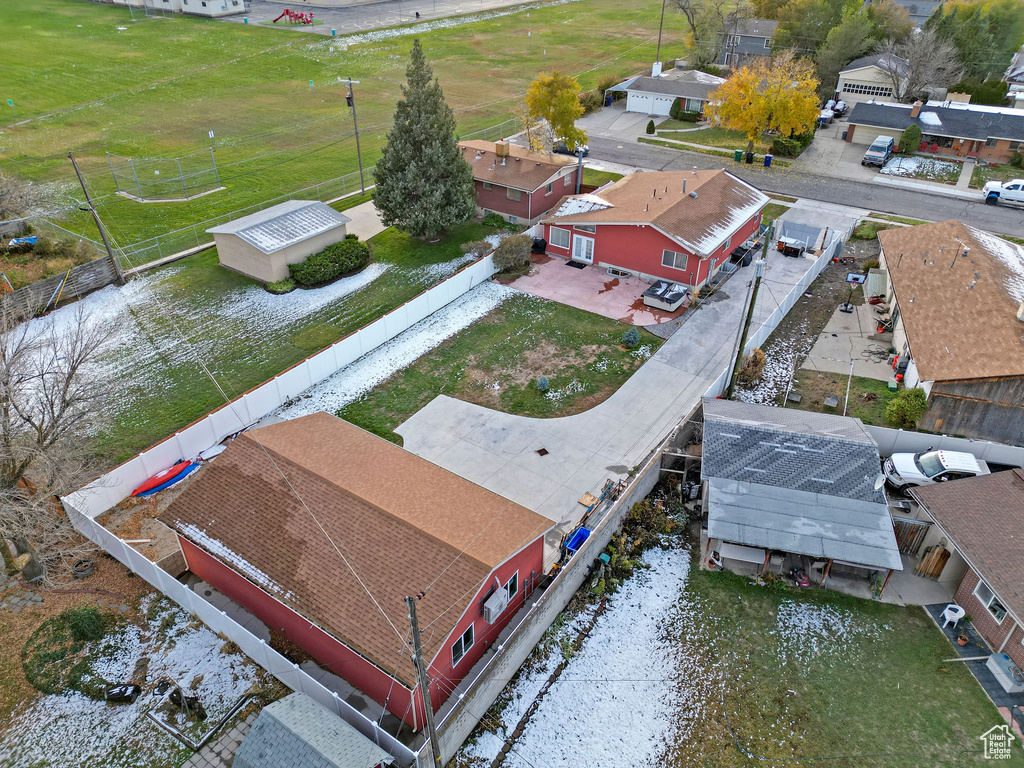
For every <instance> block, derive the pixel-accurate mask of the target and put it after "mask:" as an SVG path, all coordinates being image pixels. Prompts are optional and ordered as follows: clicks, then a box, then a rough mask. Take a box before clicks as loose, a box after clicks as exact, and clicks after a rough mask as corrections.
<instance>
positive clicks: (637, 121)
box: [576, 99, 665, 142]
mask: <svg viewBox="0 0 1024 768" xmlns="http://www.w3.org/2000/svg"><path fill="white" fill-rule="evenodd" d="M651 119H652V115H641V114H640V113H638V112H627V111H626V100H625V99H620V100H619V101H616V102H613V103H612V105H611V106H610V107H602V108H601V109H599V110H597V111H596V112H591V113H590V114H589V115H586V116H584V117H581V118H580V119H579V120H577V121H576V127H577V128H580V129H582V130H584V131H586V133H587V136H601V137H603V138H606V139H618V140H620V141H624V142H625V141H628V142H636V140H637V137H639V136H645V135H646V134H647V123H648V122H649V121H650V120H651ZM653 119H654V122H655V123H659V122H661V121H662V120H664V119H665V118H664V117H654V118H653Z"/></svg>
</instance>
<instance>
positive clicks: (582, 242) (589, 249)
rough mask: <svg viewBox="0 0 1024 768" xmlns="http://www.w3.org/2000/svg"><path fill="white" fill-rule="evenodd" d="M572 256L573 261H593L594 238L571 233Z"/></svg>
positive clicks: (589, 262)
mask: <svg viewBox="0 0 1024 768" xmlns="http://www.w3.org/2000/svg"><path fill="white" fill-rule="evenodd" d="M572 258H573V260H574V261H585V262H587V264H593V263H594V238H592V237H581V236H580V235H573V238H572Z"/></svg>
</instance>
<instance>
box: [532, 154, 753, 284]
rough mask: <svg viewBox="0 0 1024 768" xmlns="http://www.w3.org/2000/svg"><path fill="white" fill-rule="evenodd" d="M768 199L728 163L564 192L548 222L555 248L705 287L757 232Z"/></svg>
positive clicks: (644, 275)
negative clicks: (726, 167) (730, 170)
mask: <svg viewBox="0 0 1024 768" xmlns="http://www.w3.org/2000/svg"><path fill="white" fill-rule="evenodd" d="M767 202H768V197H767V196H766V195H764V194H762V193H761V192H760V190H758V189H757V188H755V187H753V186H751V185H750V184H747V183H746V182H745V181H741V180H740V179H738V178H736V177H735V176H733V175H732V174H730V173H727V172H726V171H724V170H717V171H664V172H652V173H632V174H629V175H628V176H625V177H623V178H622V179H619V181H616V182H614V183H612V184H608V185H606V186H604V187H601V188H600V189H597V190H595V191H594V192H591V193H588V194H584V195H571V196H569V197H566V198H564V199H562V200H561V201H559V203H558V205H557V206H556V207H555V208H554V210H552V212H551V213H550V214H549V215H548V216H546V217H545V218H544V219H543V221H542V223H543V225H544V238H545V239H546V240H547V242H548V245H547V252H548V253H549V254H552V255H558V256H564V257H566V258H571V259H573V260H575V261H581V262H585V263H587V264H596V265H598V266H601V267H604V268H606V269H610V270H616V271H617V272H618V273H630V274H633V275H637V276H639V277H642V278H645V279H655V278H656V279H665V280H672V281H673V282H676V283H680V284H683V285H689V286H699V285H703V284H705V283H706V282H707V281H708V279H709V277H710V276H711V275H713V274H714V273H715V272H717V271H718V270H719V269H720V268H721V267H722V265H723V264H724V263H725V262H726V261H728V260H729V254H730V253H731V252H732V250H733V249H734V248H735V247H736V246H738V245H739V244H740V243H742V242H743V241H744V240H746V239H748V238H750V237H751V236H752V235H753V234H754V233H755V232H756V231H757V227H758V225H759V224H760V222H761V209H762V208H764V206H765V205H766V204H767Z"/></svg>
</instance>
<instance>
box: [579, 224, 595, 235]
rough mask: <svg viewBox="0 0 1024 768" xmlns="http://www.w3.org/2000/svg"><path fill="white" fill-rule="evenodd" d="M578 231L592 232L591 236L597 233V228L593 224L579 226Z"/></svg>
mask: <svg viewBox="0 0 1024 768" xmlns="http://www.w3.org/2000/svg"><path fill="white" fill-rule="evenodd" d="M576 230H577V231H578V232H590V233H591V234H594V233H595V232H597V227H595V226H594V225H593V224H577V225H576Z"/></svg>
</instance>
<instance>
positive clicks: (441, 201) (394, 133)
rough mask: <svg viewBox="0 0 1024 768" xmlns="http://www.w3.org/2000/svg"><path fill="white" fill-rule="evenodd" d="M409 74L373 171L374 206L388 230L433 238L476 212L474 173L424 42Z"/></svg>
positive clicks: (417, 45) (417, 43)
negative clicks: (424, 53)
mask: <svg viewBox="0 0 1024 768" xmlns="http://www.w3.org/2000/svg"><path fill="white" fill-rule="evenodd" d="M405 74H406V78H407V80H408V84H407V85H404V86H402V96H403V98H402V99H401V100H400V101H399V102H398V105H397V106H396V107H395V122H394V126H393V127H392V128H391V130H390V131H389V132H388V135H387V145H386V146H385V147H384V151H383V153H382V154H381V158H380V160H378V161H377V167H376V168H375V169H374V172H373V176H374V180H375V181H376V184H377V191H376V194H375V195H374V204H375V205H376V206H377V210H378V211H379V212H380V216H381V220H382V221H383V222H384V224H385V225H387V226H389V227H390V226H395V227H398V228H399V229H403V230H405V231H406V232H408V233H409V234H410V235H413V236H414V237H423V238H432V237H436V236H437V235H440V234H443V233H444V232H445V231H447V230H448V229H449V228H451V227H453V226H455V225H456V224H461V223H463V222H464V221H468V220H469V219H470V218H471V217H472V216H473V213H474V212H475V211H476V196H475V192H474V188H473V169H472V168H470V166H469V163H467V162H466V161H465V160H464V159H463V157H462V152H460V151H459V146H458V142H457V141H456V139H455V114H454V113H453V112H452V109H451V107H449V106H448V104H447V102H445V100H444V93H443V92H442V90H441V84H440V83H439V82H438V81H437V79H436V78H435V77H434V73H433V71H432V70H431V68H430V65H429V64H428V63H427V59H426V57H425V56H424V55H423V48H422V47H421V46H420V41H419V40H416V41H415V42H414V43H413V48H412V57H411V61H410V63H409V67H408V69H406V72H405Z"/></svg>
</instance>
